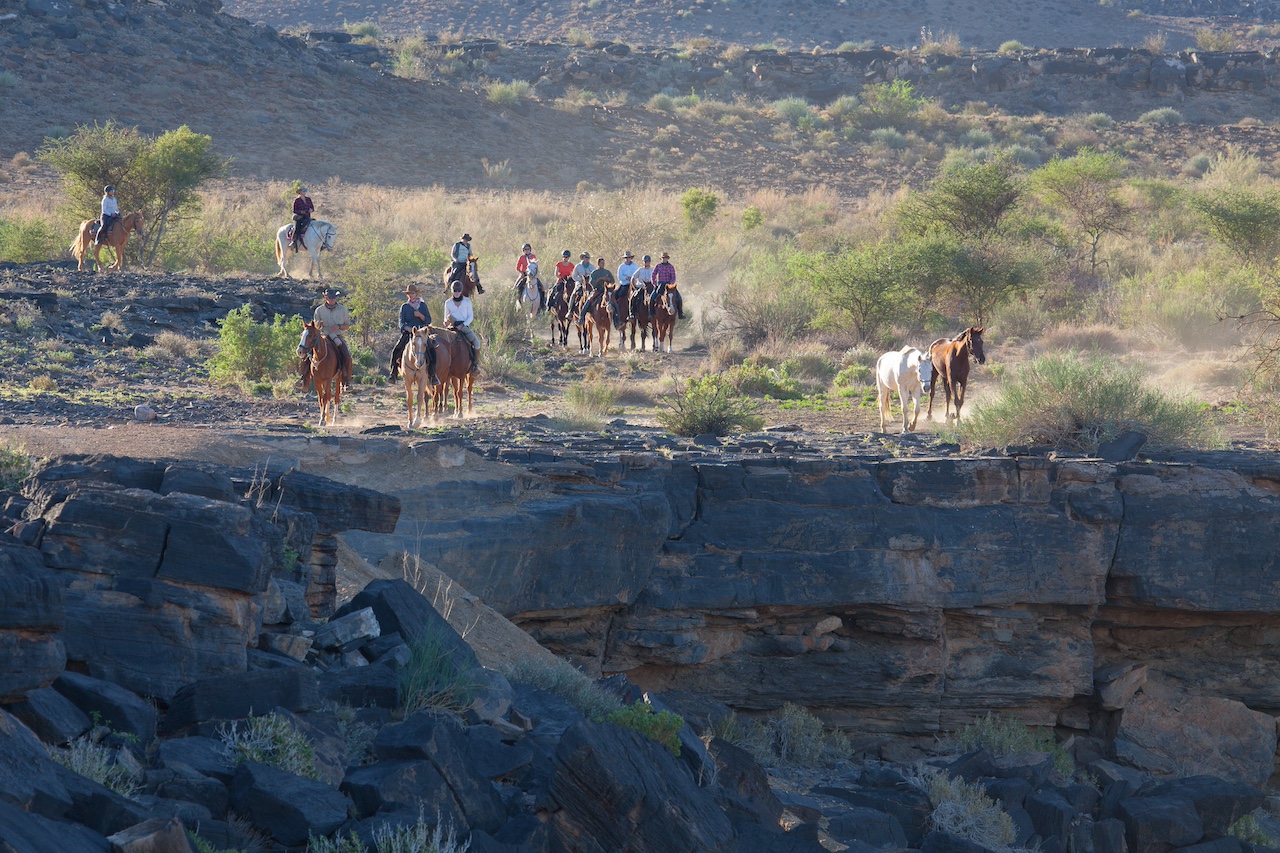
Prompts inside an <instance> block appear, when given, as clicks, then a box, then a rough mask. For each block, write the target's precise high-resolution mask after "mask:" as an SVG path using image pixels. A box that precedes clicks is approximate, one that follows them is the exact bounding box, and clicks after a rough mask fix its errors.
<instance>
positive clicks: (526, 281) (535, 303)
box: [516, 275, 542, 324]
mask: <svg viewBox="0 0 1280 853" xmlns="http://www.w3.org/2000/svg"><path fill="white" fill-rule="evenodd" d="M516 307H517V308H519V309H520V310H521V312H523V313H524V314H525V315H526V316H527V317H528V318H529V322H530V323H531V324H532V323H533V318H534V317H536V316H538V312H539V311H541V310H542V296H541V295H540V294H539V293H538V279H537V276H531V275H526V276H522V277H521V279H520V280H519V281H517V282H516Z"/></svg>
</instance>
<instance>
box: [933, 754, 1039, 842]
mask: <svg viewBox="0 0 1280 853" xmlns="http://www.w3.org/2000/svg"><path fill="white" fill-rule="evenodd" d="M924 791H925V793H926V794H928V795H929V802H930V803H931V804H932V806H933V812H932V813H931V814H930V815H929V823H930V826H931V828H932V829H933V830H934V831H935V832H945V833H947V834H949V835H954V836H956V837H958V838H963V839H965V840H967V841H972V842H973V843H975V844H977V845H978V846H980V847H983V848H986V849H988V850H1008V849H1009V848H1010V847H1012V846H1013V843H1014V841H1015V840H1016V838H1017V834H1016V832H1015V830H1014V827H1013V820H1012V819H1011V818H1010V817H1009V815H1008V813H1007V812H1005V810H1004V809H1002V808H1000V805H999V803H997V802H996V801H995V800H993V799H991V798H990V797H988V796H987V794H986V791H985V789H984V788H983V787H982V784H981V783H980V782H966V781H965V780H963V779H961V778H959V777H955V778H952V777H949V776H947V775H946V774H945V773H940V772H934V773H933V774H932V775H931V776H929V777H928V778H927V780H926V781H925V784H924Z"/></svg>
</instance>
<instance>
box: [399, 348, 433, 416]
mask: <svg viewBox="0 0 1280 853" xmlns="http://www.w3.org/2000/svg"><path fill="white" fill-rule="evenodd" d="M430 335H431V330H430V329H428V328H418V329H414V330H413V336H412V337H410V338H409V344H408V346H406V347H405V348H404V355H403V356H401V357H400V373H401V374H402V375H403V376H404V398H405V404H406V405H407V406H408V409H409V416H408V420H407V421H405V426H406V427H408V428H409V429H413V428H414V427H416V426H421V424H422V422H423V421H424V420H426V419H427V417H428V416H429V414H430V412H429V411H428V409H427V391H428V390H430V389H431V373H430V370H429V361H428V355H427V348H428V347H429V346H431V342H430Z"/></svg>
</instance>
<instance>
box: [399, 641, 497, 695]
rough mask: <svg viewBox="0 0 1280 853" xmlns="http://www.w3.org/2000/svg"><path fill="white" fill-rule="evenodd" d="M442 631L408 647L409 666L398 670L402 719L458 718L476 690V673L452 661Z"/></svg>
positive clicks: (477, 681) (448, 646)
mask: <svg viewBox="0 0 1280 853" xmlns="http://www.w3.org/2000/svg"><path fill="white" fill-rule="evenodd" d="M451 652H452V647H451V646H450V644H448V643H447V642H446V641H445V631H444V629H443V628H439V629H435V630H431V631H428V632H427V633H426V635H424V636H423V637H421V638H419V639H417V640H415V641H413V642H411V643H410V644H409V662H408V663H406V664H405V665H404V666H403V667H401V669H400V685H399V687H400V707H401V708H402V709H404V714H405V716H408V715H410V714H412V713H414V712H416V711H422V710H436V711H443V712H444V713H448V714H460V713H462V712H463V711H465V710H466V709H467V707H468V706H470V704H471V701H472V700H473V699H474V698H475V695H476V691H477V690H478V689H479V684H480V683H479V679H478V673H476V672H475V671H474V670H473V669H471V668H469V667H468V666H465V665H461V664H459V663H458V662H457V660H455V657H454V655H453V654H451Z"/></svg>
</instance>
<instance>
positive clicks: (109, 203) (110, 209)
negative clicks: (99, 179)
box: [96, 186, 120, 246]
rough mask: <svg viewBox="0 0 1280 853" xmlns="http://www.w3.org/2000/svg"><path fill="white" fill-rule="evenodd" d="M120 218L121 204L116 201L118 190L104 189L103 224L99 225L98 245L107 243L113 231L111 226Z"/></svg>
mask: <svg viewBox="0 0 1280 853" xmlns="http://www.w3.org/2000/svg"><path fill="white" fill-rule="evenodd" d="M119 218H120V203H119V202H117V201H116V188H115V187H112V186H106V187H103V188H102V223H101V224H100V225H98V236H97V238H96V239H97V241H98V245H99V246H101V245H102V244H103V243H105V242H107V234H108V233H110V231H111V226H112V225H115V224H116V220H117V219H119Z"/></svg>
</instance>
